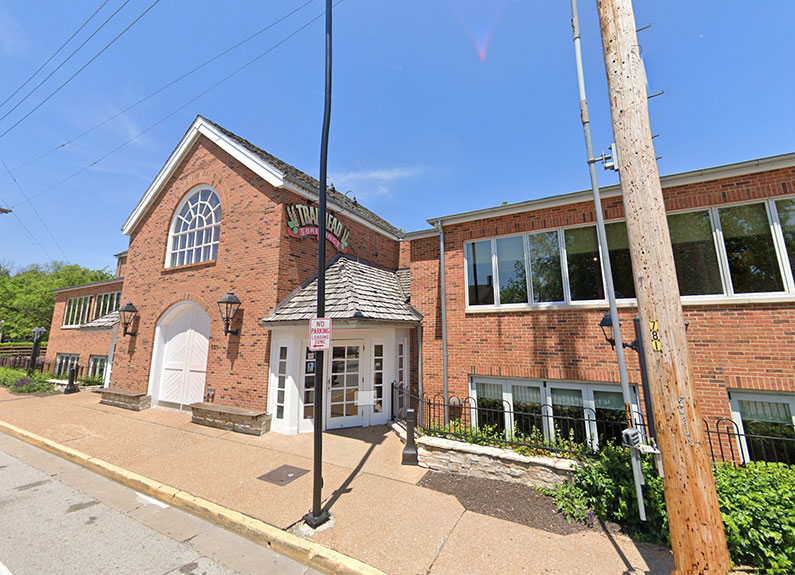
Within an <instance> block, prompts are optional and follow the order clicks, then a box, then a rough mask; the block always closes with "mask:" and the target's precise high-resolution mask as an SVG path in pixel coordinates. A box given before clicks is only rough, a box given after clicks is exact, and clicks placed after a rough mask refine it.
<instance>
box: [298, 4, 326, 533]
mask: <svg viewBox="0 0 795 575" xmlns="http://www.w3.org/2000/svg"><path fill="white" fill-rule="evenodd" d="M330 123H331V0H326V101H325V106H324V108H323V134H322V136H321V142H320V190H319V192H320V198H319V202H318V204H319V206H318V213H317V219H318V235H317V317H324V316H325V315H326V171H327V161H328V134H329V124H330ZM315 353H316V355H315V422H314V423H315V430H314V433H315V437H314V440H315V441H314V451H315V453H314V457H315V462H314V473H313V481H312V512H311V513H307V514H306V515H304V521H306V523H307V525H309V526H310V527H311V528H313V529H315V528H317V527H319V526H320V525H322V524H323V523H325V522H326V521H328V519H329V512H328V511H326V510H325V509H323V508H322V494H323V393H324V392H325V389H326V384H325V380H324V378H323V355H324V353H323V352H322V351H318V352H315Z"/></svg>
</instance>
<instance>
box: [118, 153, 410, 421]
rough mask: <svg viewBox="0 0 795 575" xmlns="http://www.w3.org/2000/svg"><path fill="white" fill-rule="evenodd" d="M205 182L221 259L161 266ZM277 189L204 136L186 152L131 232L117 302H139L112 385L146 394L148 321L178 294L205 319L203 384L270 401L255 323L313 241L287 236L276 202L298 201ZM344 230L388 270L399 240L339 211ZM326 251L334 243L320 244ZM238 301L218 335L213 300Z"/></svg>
mask: <svg viewBox="0 0 795 575" xmlns="http://www.w3.org/2000/svg"><path fill="white" fill-rule="evenodd" d="M200 184H209V185H211V186H213V187H214V188H215V190H216V191H217V192H218V195H219V198H220V200H221V209H222V214H223V217H222V222H221V235H220V241H219V251H218V259H217V260H216V261H215V262H206V263H200V264H193V265H189V266H183V267H179V268H170V269H165V268H164V262H165V255H166V242H167V237H168V232H169V225H170V223H171V219H172V217H173V215H174V211H175V210H176V208H177V206H178V204H179V202H180V201H181V200H182V199H183V197H184V196H185V194H186V193H187V192H188V191H190V190H191V189H193V188H194V187H195V186H197V185H200ZM302 201H305V200H302V199H301V198H299V197H298V196H297V195H296V194H294V193H292V192H289V191H286V190H280V189H276V188H274V187H273V186H271V185H270V184H268V183H267V182H265V181H264V180H263V179H262V178H260V177H259V176H257V175H256V174H254V173H253V172H252V171H251V170H249V169H248V168H246V167H244V166H242V165H241V164H240V163H239V162H238V161H236V160H235V159H234V158H232V157H231V156H230V155H228V154H227V153H226V152H224V151H223V150H221V149H220V148H219V147H218V146H217V145H216V144H214V143H212V142H210V141H209V140H207V139H206V138H201V139H200V140H199V141H198V142H197V144H196V145H195V146H194V148H193V149H192V151H191V152H190V153H189V154H187V156H186V157H185V159H184V160H183V162H182V164H181V165H180V166H179V167H178V168H177V170H176V171H175V173H174V175H173V176H172V177H171V179H170V180H169V181H168V182H167V183H166V184H165V186H164V188H163V190H162V191H161V193H160V196H159V197H158V198H157V200H156V201H155V202H154V204H153V205H152V206H151V207H150V208H149V210H148V212H147V213H146V214H145V215H144V216H143V218H142V219H141V222H140V223H139V224H138V226H137V227H136V229H135V230H134V231H133V233H132V234H131V236H130V246H129V249H128V256H127V265H126V270H125V280H124V291H123V294H122V296H123V300H124V301H125V302H126V301H131V302H133V303H134V304H135V306H136V307H137V308H138V320H137V323H136V325H135V326H134V331H136V332H137V336H136V337H122V336H121V333H119V338H118V344H117V348H116V355H115V358H114V364H113V376H112V377H113V380H112V382H111V386H112V387H117V388H121V389H128V390H136V391H146V390H147V387H148V382H149V371H150V367H151V360H152V351H153V344H154V336H155V328H156V325H157V322H158V320H159V319H160V317H161V316H162V315H163V313H164V312H165V311H166V310H168V308H169V307H170V306H172V305H173V304H174V303H176V302H178V301H181V300H191V301H194V302H197V303H198V304H200V305H201V306H202V307H203V308H204V309H205V311H206V312H207V313H208V314H209V316H210V319H211V322H212V323H211V328H210V347H209V354H208V360H207V377H206V383H205V386H206V388H213V389H215V391H216V396H215V401H216V402H217V403H220V404H225V405H235V406H239V407H248V408H257V409H262V408H265V407H266V404H267V383H268V363H269V357H270V332H269V331H268V330H266V329H265V328H263V327H260V326H259V325H258V320H259V319H260V318H262V317H266V316H267V315H268V314H269V313H270V312H271V311H272V310H273V308H274V307H275V306H276V304H277V302H278V301H279V300H280V299H282V298H283V297H284V296H286V295H288V294H289V293H290V292H292V291H293V290H294V289H295V287H297V286H298V285H300V283H302V282H303V281H305V280H306V279H308V278H309V277H310V276H311V274H312V273H314V272H315V271H316V267H317V251H316V250H317V243H316V240H313V239H309V238H306V239H297V238H292V237H290V236H288V234H287V229H288V228H287V224H286V216H285V213H284V208H283V207H282V205H281V204H284V203H292V202H302ZM335 215H336V216H337V217H338V218H339V219H340V220H342V221H343V223H344V224H345V225H346V226H348V228H349V229H350V230H351V239H350V246H351V250H350V251H351V253H352V254H354V255H359V256H360V257H361V258H362V259H366V260H368V261H371V262H375V263H381V264H383V265H385V266H388V267H392V268H394V267H395V266H396V264H397V257H398V248H397V242H395V241H391V240H387V239H385V238H384V237H383V236H379V237H378V240H377V241H376V236H377V234H376V233H374V232H372V231H370V230H369V229H367V228H365V227H364V226H361V225H359V224H357V223H355V222H352V221H349V220H348V219H347V218H346V217H345V215H344V214H340V213H337V214H335ZM327 253H328V257H329V258H331V257H333V256H334V254H335V253H336V252H335V249H334V247H333V246H332V245H331V243H330V242H327ZM230 290H231V291H233V292H234V293H235V294H236V295H237V296H238V297H239V298H240V300H241V302H242V303H241V306H240V310H239V311H238V313H237V316H236V317H235V320H234V322H233V325H232V326H231V327H232V329H239V330H240V335H237V336H236V335H229V336H224V334H223V322H222V321H221V318H220V313H219V310H218V306H217V304H216V302H217V301H218V299H220V298H221V296H223V295H224V294H225V293H226V292H227V291H230Z"/></svg>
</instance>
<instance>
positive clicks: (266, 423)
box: [190, 402, 271, 435]
mask: <svg viewBox="0 0 795 575" xmlns="http://www.w3.org/2000/svg"><path fill="white" fill-rule="evenodd" d="M190 409H191V412H192V414H193V417H192V419H191V421H193V423H198V424H199V425H206V426H208V427H217V428H218V429H229V430H231V431H235V432H237V433H245V434H247V435H262V434H263V433H267V432H268V431H270V428H271V415H270V414H269V413H266V412H264V411H255V410H253V409H243V408H240V407H231V406H228V405H216V404H215V403H204V402H200V403H193V404H191V406H190Z"/></svg>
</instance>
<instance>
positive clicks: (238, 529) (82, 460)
mask: <svg viewBox="0 0 795 575" xmlns="http://www.w3.org/2000/svg"><path fill="white" fill-rule="evenodd" d="M0 431H2V432H3V433H6V434H7V435H10V436H11V437H15V438H16V439H19V440H21V441H24V442H25V443H28V444H29V445H33V446H35V447H38V448H40V449H43V450H45V451H49V452H50V453H52V454H54V455H57V456H59V457H62V458H64V459H66V460H68V461H71V462H72V463H75V464H77V465H79V466H81V467H84V468H86V469H89V470H91V471H93V472H95V473H98V474H99V475H102V476H104V477H107V478H108V479H112V480H113V481H116V482H117V483H121V484H122V485H126V486H127V487H130V488H131V489H135V490H136V491H139V492H141V493H144V494H146V495H148V496H150V497H153V498H155V499H157V500H159V501H162V502H163V503H167V504H169V505H172V506H174V507H177V508H179V509H182V510H183V511H187V512H189V513H191V514H193V515H196V516H198V517H201V518H202V519H206V520H207V521H210V522H212V523H215V524H216V525H218V526H220V527H223V528H224V529H227V530H229V531H232V532H234V533H237V534H239V535H242V536H243V537H246V538H247V539H250V540H252V541H254V542H255V543H259V544H260V545H264V546H266V547H269V548H270V549H273V550H274V551H276V552H277V553H281V554H282V555H286V556H287V557H290V558H291V559H295V560H296V561H299V562H300V563H303V564H304V565H307V566H309V567H312V568H313V569H317V570H318V571H322V572H323V573H328V574H329V575H387V574H386V573H385V572H384V571H381V570H380V569H377V568H375V567H373V566H371V565H368V564H367V563H363V562H362V561H359V560H358V559H354V558H352V557H348V556H347V555H343V554H342V553H339V552H338V551H334V550H333V549H329V548H328V547H324V546H323V545H320V544H318V543H314V542H312V541H307V540H306V539H301V538H300V537H297V536H295V535H293V534H291V533H287V532H286V531H283V530H281V529H279V528H278V527H274V526H273V525H269V524H268V523H265V522H264V521H260V520H259V519H255V518H253V517H250V516H248V515H245V514H243V513H240V512H239V511H234V510H232V509H228V508H226V507H222V506H220V505H218V504H216V503H213V502H212V501H208V500H206V499H202V498H201V497H197V496H195V495H193V494H191V493H188V492H187V491H181V490H179V489H177V488H175V487H171V486H170V485H166V484H164V483H160V482H159V481H155V480H153V479H149V478H148V477H144V476H143V475H139V474H137V473H134V472H132V471H129V470H127V469H123V468H121V467H118V466H116V465H113V464H112V463H108V462H107V461H103V460H102V459H97V458H96V457H91V456H89V455H86V454H85V453H82V452H80V451H77V450H75V449H72V448H70V447H67V446H65V445H61V444H60V443H56V442H54V441H51V440H49V439H47V438H46V437H41V436H40V435H36V434H35V433H31V432H29V431H26V430H24V429H21V428H19V427H16V426H15V425H11V424H10V423H6V422H4V421H0Z"/></svg>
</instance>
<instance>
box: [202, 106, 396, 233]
mask: <svg viewBox="0 0 795 575" xmlns="http://www.w3.org/2000/svg"><path fill="white" fill-rule="evenodd" d="M202 119H203V120H204V121H205V122H207V123H208V124H210V125H211V126H213V127H214V128H215V129H216V130H218V131H219V132H221V133H222V134H224V135H225V136H227V137H228V138H231V139H233V140H234V141H236V142H237V143H238V144H240V145H241V146H243V147H244V148H246V149H247V150H248V151H249V152H253V153H254V154H256V155H257V156H259V157H260V158H262V159H263V160H264V161H265V162H267V163H269V164H270V165H272V166H273V167H274V168H276V169H278V170H280V171H281V172H283V173H284V174H285V175H286V176H288V177H289V178H291V179H293V180H295V181H297V182H299V183H301V184H303V185H304V186H306V187H308V188H309V189H311V190H312V191H314V192H315V193H319V190H320V184H319V183H318V181H317V180H316V179H315V178H313V177H312V176H310V175H309V174H307V173H305V172H302V171H301V170H299V169H298V168H296V167H294V166H291V165H290V164H288V163H286V162H283V161H282V160H280V159H279V158H277V157H276V156H274V155H272V154H269V153H268V152H266V151H265V150H263V149H262V148H259V147H257V146H255V145H254V144H252V143H251V142H249V141H248V140H245V139H243V138H241V137H240V136H238V135H237V134H235V133H234V132H230V131H229V130H227V129H226V128H224V127H222V126H219V125H218V124H216V123H215V122H213V121H212V120H208V119H207V118H205V117H204V116H202ZM326 191H327V194H328V199H329V200H331V201H332V202H334V203H336V204H339V205H340V206H343V207H344V209H345V210H350V211H351V212H353V213H354V214H356V215H357V216H359V217H360V218H364V219H365V220H367V221H368V222H370V223H371V224H374V225H376V226H378V227H380V228H382V229H383V230H385V231H387V232H389V233H391V234H393V235H398V234H399V233H400V230H398V229H397V228H396V227H395V226H393V225H392V224H390V223H389V222H388V221H386V220H385V219H383V218H382V217H380V216H378V215H377V214H374V213H373V212H371V211H370V210H368V209H367V208H365V207H364V206H362V205H361V204H360V203H358V202H356V201H353V200H351V199H349V198H348V197H347V196H345V195H344V194H341V193H339V192H338V191H337V190H335V189H334V188H327V189H326Z"/></svg>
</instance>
